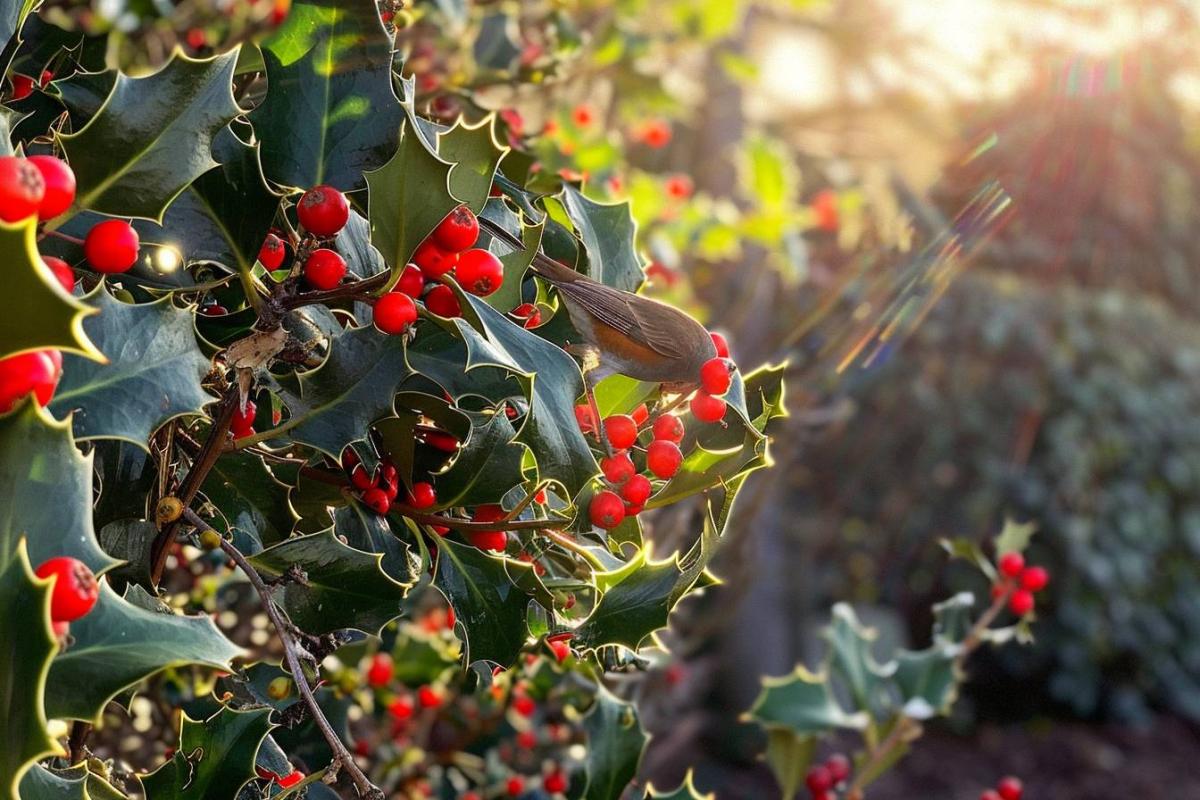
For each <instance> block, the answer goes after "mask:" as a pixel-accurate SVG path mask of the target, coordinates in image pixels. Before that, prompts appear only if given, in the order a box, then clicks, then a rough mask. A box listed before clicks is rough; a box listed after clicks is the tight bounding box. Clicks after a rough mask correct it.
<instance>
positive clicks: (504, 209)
mask: <svg viewBox="0 0 1200 800" xmlns="http://www.w3.org/2000/svg"><path fill="white" fill-rule="evenodd" d="M480 216H482V217H485V218H487V219H490V220H492V221H493V222H496V223H498V224H499V225H502V226H503V227H504V229H505V230H507V231H508V232H509V233H511V234H512V235H513V236H516V237H518V238H520V240H521V242H522V244H524V248H523V249H521V250H513V249H512V248H511V247H510V246H509V244H508V243H507V242H502V243H499V244H496V245H492V244H491V242H492V240H493V237H492V236H491V235H489V234H488V233H487V232H486V231H481V232H480V234H479V242H478V244H477V245H476V246H477V247H487V248H488V249H490V250H491V251H492V252H494V253H496V255H497V256H498V257H499V259H500V263H501V264H502V265H503V267H504V281H503V282H502V283H501V284H500V288H499V289H497V290H496V291H494V292H492V293H491V294H489V295H488V296H487V297H486V298H485V299H486V301H487V304H488V305H490V306H491V307H492V308H494V309H497V310H499V311H504V312H508V311H512V310H513V309H514V308H516V307H517V306H519V305H521V301H522V296H521V283H522V281H523V280H524V278H525V272H526V270H528V269H529V265H530V264H532V263H533V257H534V256H535V255H537V252H538V248H539V247H540V245H541V242H542V230H543V229H544V227H545V222H544V221H543V222H542V223H539V224H537V225H522V224H521V220H520V218H518V217H517V215H516V214H515V213H514V212H513V211H512V210H511V209H510V208H509V207H508V205H507V204H506V203H505V202H504V201H503V200H501V199H500V198H498V197H493V198H491V199H490V200H488V202H487V205H486V206H484V209H483V212H482V213H481V214H480Z"/></svg>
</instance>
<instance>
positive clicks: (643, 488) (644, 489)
mask: <svg viewBox="0 0 1200 800" xmlns="http://www.w3.org/2000/svg"><path fill="white" fill-rule="evenodd" d="M653 492H654V487H653V486H651V485H650V479H649V478H647V477H646V476H645V475H634V476H633V477H632V478H630V479H629V480H628V481H626V482H625V485H624V486H622V487H621V497H622V498H624V500H625V502H626V503H629V504H630V505H633V506H639V507H640V506H644V505H645V504H646V501H647V500H649V499H650V495H651V494H653Z"/></svg>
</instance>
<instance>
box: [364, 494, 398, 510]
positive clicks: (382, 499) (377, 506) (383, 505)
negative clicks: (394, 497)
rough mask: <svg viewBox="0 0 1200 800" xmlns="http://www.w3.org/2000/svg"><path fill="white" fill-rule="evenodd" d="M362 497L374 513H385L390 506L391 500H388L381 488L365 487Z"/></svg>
mask: <svg viewBox="0 0 1200 800" xmlns="http://www.w3.org/2000/svg"><path fill="white" fill-rule="evenodd" d="M362 499H363V502H364V503H366V505H367V507H368V508H369V509H371V510H372V511H374V512H375V513H376V514H386V513H388V511H389V510H390V509H391V507H392V501H391V500H388V496H387V493H386V492H384V491H383V489H367V490H366V491H365V492H363V496H362Z"/></svg>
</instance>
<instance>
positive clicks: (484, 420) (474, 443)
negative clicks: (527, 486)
mask: <svg viewBox="0 0 1200 800" xmlns="http://www.w3.org/2000/svg"><path fill="white" fill-rule="evenodd" d="M469 416H470V418H471V434H470V436H469V437H468V438H467V440H466V441H465V442H463V445H462V449H461V450H460V452H459V454H458V458H456V459H455V460H454V463H453V464H452V465H451V466H450V468H449V469H448V470H446V472H444V473H443V474H441V475H439V476H438V478H437V489H438V506H439V507H440V508H451V507H454V506H473V505H477V504H479V503H494V502H496V500H497V499H498V498H501V497H503V496H504V495H505V494H507V493H508V491H509V490H510V489H512V488H513V487H514V486H520V485H521V484H522V483H523V482H524V480H523V477H522V473H521V465H522V461H523V459H524V457H525V447H524V446H523V445H520V444H517V443H516V442H514V441H513V439H514V437H515V435H516V431H514V430H513V426H512V423H511V422H509V421H508V418H507V417H505V416H504V413H503V412H497V413H493V414H479V413H471V414H470V415H469Z"/></svg>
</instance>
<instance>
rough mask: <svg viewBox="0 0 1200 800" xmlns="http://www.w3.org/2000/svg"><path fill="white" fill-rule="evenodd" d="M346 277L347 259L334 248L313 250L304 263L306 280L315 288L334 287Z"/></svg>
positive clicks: (325, 288)
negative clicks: (333, 249) (334, 250)
mask: <svg viewBox="0 0 1200 800" xmlns="http://www.w3.org/2000/svg"><path fill="white" fill-rule="evenodd" d="M344 277H346V261H345V259H343V258H342V257H341V256H340V255H338V254H337V253H335V252H333V251H332V250H330V249H328V248H325V247H321V248H318V249H316V250H313V251H312V253H311V254H310V255H309V257H308V261H306V262H305V263H304V281H305V283H307V284H308V285H309V286H311V287H313V288H314V289H321V290H327V289H332V288H334V287H335V286H337V285H338V284H339V283H341V282H342V278H344Z"/></svg>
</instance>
